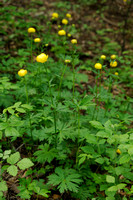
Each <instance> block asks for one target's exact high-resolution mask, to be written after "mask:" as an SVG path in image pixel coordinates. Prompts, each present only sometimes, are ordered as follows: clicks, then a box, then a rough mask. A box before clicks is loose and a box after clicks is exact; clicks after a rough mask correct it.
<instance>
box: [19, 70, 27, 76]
mask: <svg viewBox="0 0 133 200" xmlns="http://www.w3.org/2000/svg"><path fill="white" fill-rule="evenodd" d="M26 74H27V70H26V69H20V70H19V71H18V75H19V76H25V75H26Z"/></svg>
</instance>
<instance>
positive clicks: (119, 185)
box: [117, 183, 127, 190]
mask: <svg viewBox="0 0 133 200" xmlns="http://www.w3.org/2000/svg"><path fill="white" fill-rule="evenodd" d="M126 185H127V184H125V183H120V184H118V185H117V188H118V190H121V189H123V188H125V187H126Z"/></svg>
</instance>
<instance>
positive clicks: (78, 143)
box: [76, 107, 81, 165]
mask: <svg viewBox="0 0 133 200" xmlns="http://www.w3.org/2000/svg"><path fill="white" fill-rule="evenodd" d="M79 137H80V110H79V107H78V138H77V139H78V141H77V143H78V149H77V152H76V165H77V163H78V153H79V149H80V147H81V146H79Z"/></svg>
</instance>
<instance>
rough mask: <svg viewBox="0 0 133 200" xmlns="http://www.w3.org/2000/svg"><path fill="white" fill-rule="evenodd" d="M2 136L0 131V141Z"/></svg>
mask: <svg viewBox="0 0 133 200" xmlns="http://www.w3.org/2000/svg"><path fill="white" fill-rule="evenodd" d="M2 135H3V134H2V131H0V140H1V139H2Z"/></svg>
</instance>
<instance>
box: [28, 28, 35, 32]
mask: <svg viewBox="0 0 133 200" xmlns="http://www.w3.org/2000/svg"><path fill="white" fill-rule="evenodd" d="M35 32H36V29H35V28H32V27H30V28H28V33H35Z"/></svg>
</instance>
